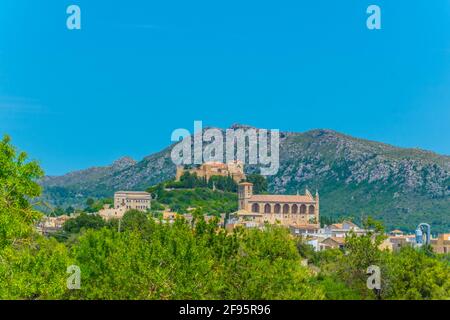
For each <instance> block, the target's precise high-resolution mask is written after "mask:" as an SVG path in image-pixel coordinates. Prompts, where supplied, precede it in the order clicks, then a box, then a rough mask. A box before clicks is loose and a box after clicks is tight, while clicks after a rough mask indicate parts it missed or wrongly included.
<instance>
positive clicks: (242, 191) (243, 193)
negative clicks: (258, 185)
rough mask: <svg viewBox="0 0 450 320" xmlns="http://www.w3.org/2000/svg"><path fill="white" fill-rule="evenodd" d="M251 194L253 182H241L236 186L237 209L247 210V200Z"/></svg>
mask: <svg viewBox="0 0 450 320" xmlns="http://www.w3.org/2000/svg"><path fill="white" fill-rule="evenodd" d="M252 196H253V183H250V182H242V183H240V184H239V186H238V198H239V210H247V211H249V208H248V200H249V199H250V198H251V197H252Z"/></svg>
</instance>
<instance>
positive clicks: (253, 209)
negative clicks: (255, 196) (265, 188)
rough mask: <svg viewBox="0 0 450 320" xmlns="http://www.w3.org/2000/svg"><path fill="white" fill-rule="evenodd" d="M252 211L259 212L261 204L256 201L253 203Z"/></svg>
mask: <svg viewBox="0 0 450 320" xmlns="http://www.w3.org/2000/svg"><path fill="white" fill-rule="evenodd" d="M252 212H255V213H256V212H259V204H257V203H254V204H252Z"/></svg>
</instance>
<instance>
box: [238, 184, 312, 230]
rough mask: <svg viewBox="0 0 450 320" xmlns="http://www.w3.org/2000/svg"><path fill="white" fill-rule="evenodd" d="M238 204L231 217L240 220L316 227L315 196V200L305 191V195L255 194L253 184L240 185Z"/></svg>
mask: <svg viewBox="0 0 450 320" xmlns="http://www.w3.org/2000/svg"><path fill="white" fill-rule="evenodd" d="M238 201H239V203H238V206H239V210H238V211H237V212H236V213H235V216H236V217H237V218H238V219H239V220H242V221H246V222H253V223H255V224H258V223H261V224H264V223H269V224H281V225H283V226H286V227H290V226H297V227H299V226H303V227H317V228H319V227H320V225H319V194H318V193H316V196H315V197H314V196H313V195H312V194H311V193H310V192H309V191H308V190H306V192H305V195H299V194H297V195H273V194H268V195H255V194H253V184H252V183H250V182H243V183H240V184H239V186H238Z"/></svg>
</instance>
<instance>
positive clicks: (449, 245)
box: [431, 233, 450, 253]
mask: <svg viewBox="0 0 450 320" xmlns="http://www.w3.org/2000/svg"><path fill="white" fill-rule="evenodd" d="M431 246H432V247H433V251H434V252H435V253H450V233H444V234H440V235H439V236H438V237H437V238H436V239H431Z"/></svg>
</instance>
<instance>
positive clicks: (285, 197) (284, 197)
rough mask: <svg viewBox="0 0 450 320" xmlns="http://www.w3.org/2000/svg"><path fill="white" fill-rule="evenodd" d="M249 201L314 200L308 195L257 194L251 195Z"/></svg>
mask: <svg viewBox="0 0 450 320" xmlns="http://www.w3.org/2000/svg"><path fill="white" fill-rule="evenodd" d="M249 201H250V202H252V201H253V202H296V203H298V202H311V203H313V202H314V199H313V198H312V197H310V196H296V195H276V194H257V195H253V196H252V197H251V198H250V199H249Z"/></svg>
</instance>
